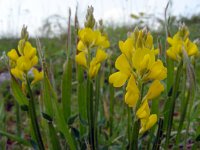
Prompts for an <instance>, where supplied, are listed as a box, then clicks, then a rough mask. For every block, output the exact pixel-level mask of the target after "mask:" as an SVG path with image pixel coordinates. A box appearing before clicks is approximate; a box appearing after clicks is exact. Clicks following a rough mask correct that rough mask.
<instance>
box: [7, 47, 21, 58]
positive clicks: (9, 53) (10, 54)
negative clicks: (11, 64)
mask: <svg viewBox="0 0 200 150" xmlns="http://www.w3.org/2000/svg"><path fill="white" fill-rule="evenodd" d="M7 56H8V57H9V58H10V59H11V60H13V61H17V59H18V58H19V56H18V54H17V51H16V50H15V49H11V50H10V51H9V52H8V53H7Z"/></svg>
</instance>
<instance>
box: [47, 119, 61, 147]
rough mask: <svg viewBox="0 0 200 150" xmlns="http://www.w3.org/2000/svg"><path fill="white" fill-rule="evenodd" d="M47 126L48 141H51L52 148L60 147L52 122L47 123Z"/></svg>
mask: <svg viewBox="0 0 200 150" xmlns="http://www.w3.org/2000/svg"><path fill="white" fill-rule="evenodd" d="M48 127H49V135H50V142H51V145H52V148H53V150H59V149H61V146H60V142H59V138H58V136H57V133H56V130H55V128H54V126H53V124H52V122H49V123H48Z"/></svg>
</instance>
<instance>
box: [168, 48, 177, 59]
mask: <svg viewBox="0 0 200 150" xmlns="http://www.w3.org/2000/svg"><path fill="white" fill-rule="evenodd" d="M166 53H167V56H168V57H169V58H171V59H173V60H176V61H177V60H178V58H177V54H176V53H175V52H174V51H173V50H172V48H169V49H168V50H167V52H166Z"/></svg>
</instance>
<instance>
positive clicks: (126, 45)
mask: <svg viewBox="0 0 200 150" xmlns="http://www.w3.org/2000/svg"><path fill="white" fill-rule="evenodd" d="M119 48H120V50H121V52H122V53H123V54H124V55H125V56H126V57H127V58H128V59H131V54H132V52H133V49H134V48H133V39H132V38H128V39H127V40H126V41H125V42H123V41H119Z"/></svg>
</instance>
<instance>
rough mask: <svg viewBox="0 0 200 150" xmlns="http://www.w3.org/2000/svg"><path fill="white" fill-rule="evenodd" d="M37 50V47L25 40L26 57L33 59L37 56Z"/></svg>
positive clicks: (24, 51)
mask: <svg viewBox="0 0 200 150" xmlns="http://www.w3.org/2000/svg"><path fill="white" fill-rule="evenodd" d="M36 52H37V51H36V48H34V47H32V45H31V43H30V42H28V41H27V42H25V46H24V49H23V54H24V56H25V57H27V58H28V59H32V58H33V57H35V56H36Z"/></svg>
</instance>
